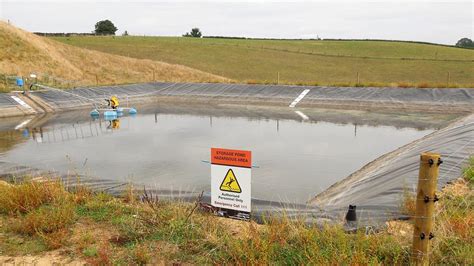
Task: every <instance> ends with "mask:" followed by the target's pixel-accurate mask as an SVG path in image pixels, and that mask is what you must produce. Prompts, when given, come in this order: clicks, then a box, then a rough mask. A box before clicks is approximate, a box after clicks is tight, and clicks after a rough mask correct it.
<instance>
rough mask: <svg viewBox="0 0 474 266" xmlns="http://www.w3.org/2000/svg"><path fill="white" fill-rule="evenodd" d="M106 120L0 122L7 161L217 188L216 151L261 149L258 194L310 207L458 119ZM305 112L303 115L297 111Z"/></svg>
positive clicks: (190, 111)
mask: <svg viewBox="0 0 474 266" xmlns="http://www.w3.org/2000/svg"><path fill="white" fill-rule="evenodd" d="M138 111H139V114H137V115H135V116H133V117H132V116H127V115H126V116H123V117H120V118H119V119H117V120H113V121H107V120H104V119H103V118H102V117H101V118H100V119H92V118H91V117H90V116H89V112H88V111H84V112H73V113H72V112H69V113H64V114H57V115H54V116H46V117H22V118H15V119H3V120H1V119H0V162H9V163H15V164H17V165H21V166H27V167H31V168H39V169H45V170H54V171H58V172H60V173H71V174H75V173H77V174H81V175H87V176H93V177H97V178H98V179H104V180H116V181H125V182H132V183H136V184H141V185H147V186H152V187H153V188H158V189H167V190H168V189H169V190H172V191H176V192H179V191H194V192H200V191H209V190H210V164H209V162H208V161H209V159H210V148H211V147H222V148H230V149H242V150H250V151H252V157H253V164H254V167H253V168H252V197H253V198H258V199H265V200H274V201H283V202H291V203H304V202H306V201H307V200H308V199H310V198H312V197H313V196H315V195H316V194H317V193H319V192H321V191H323V190H324V189H326V188H328V187H329V186H330V185H332V184H333V183H335V182H337V181H339V180H341V179H343V178H345V177H347V176H348V175H350V174H351V173H353V172H354V171H356V170H358V169H359V168H361V167H362V166H364V165H365V164H367V163H369V162H371V161H372V160H374V159H376V158H378V157H379V156H381V155H383V154H385V153H387V152H390V151H392V150H394V149H396V148H398V147H401V146H403V145H405V144H407V143H409V142H411V141H413V140H416V139H419V138H421V137H423V136H425V135H427V134H429V133H431V132H432V131H434V130H436V129H437V128H439V127H441V126H444V125H445V124H447V123H448V122H449V121H450V120H452V119H453V117H451V116H441V117H440V116H432V115H410V114H374V113H369V112H363V111H335V110H324V109H307V110H306V109H298V110H295V109H290V108H273V107H265V108H264V107H236V106H231V105H229V106H219V107H210V106H184V107H179V106H148V107H139V108H138ZM295 111H296V112H295Z"/></svg>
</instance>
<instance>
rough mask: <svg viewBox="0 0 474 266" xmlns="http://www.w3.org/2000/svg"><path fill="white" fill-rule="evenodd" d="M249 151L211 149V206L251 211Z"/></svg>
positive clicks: (250, 162)
mask: <svg viewBox="0 0 474 266" xmlns="http://www.w3.org/2000/svg"><path fill="white" fill-rule="evenodd" d="M251 171H252V159H251V152H250V151H241V150H228V149H218V148H212V149H211V204H212V206H214V207H219V208H223V209H229V210H236V211H242V212H250V210H251V194H252V193H251Z"/></svg>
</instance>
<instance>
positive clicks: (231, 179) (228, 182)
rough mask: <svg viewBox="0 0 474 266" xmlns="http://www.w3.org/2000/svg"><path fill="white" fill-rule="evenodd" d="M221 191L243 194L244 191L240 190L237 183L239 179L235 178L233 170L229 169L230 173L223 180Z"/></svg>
mask: <svg viewBox="0 0 474 266" xmlns="http://www.w3.org/2000/svg"><path fill="white" fill-rule="evenodd" d="M221 190H222V191H229V192H236V193H240V192H242V189H240V185H239V181H237V178H236V177H235V174H234V171H232V169H229V171H227V174H226V175H225V178H224V180H222V184H221Z"/></svg>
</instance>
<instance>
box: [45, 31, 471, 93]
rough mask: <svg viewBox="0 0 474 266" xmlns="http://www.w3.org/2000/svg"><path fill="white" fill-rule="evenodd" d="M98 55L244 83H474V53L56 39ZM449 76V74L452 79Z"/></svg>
mask: <svg viewBox="0 0 474 266" xmlns="http://www.w3.org/2000/svg"><path fill="white" fill-rule="evenodd" d="M54 39H55V40H58V41H61V42H63V43H67V44H71V45H75V46H79V47H83V48H88V49H92V50H97V51H102V52H107V53H112V54H117V55H124V56H129V57H134V58H140V59H151V60H157V61H163V62H168V63H172V64H181V65H186V66H189V67H192V68H196V69H199V70H202V71H206V72H209V73H213V74H217V75H221V76H225V77H228V78H231V79H234V80H237V81H239V82H249V83H252V82H257V83H266V82H268V83H275V82H277V77H278V72H279V73H280V83H293V84H322V85H355V83H356V82H357V73H359V77H360V83H362V85H389V86H394V85H395V86H397V85H398V86H409V85H417V86H420V87H423V86H436V87H444V86H447V84H448V75H449V86H469V87H473V86H474V71H472V70H473V69H474V50H472V49H471V50H469V49H460V48H455V47H448V46H440V45H430V44H420V43H407V42H386V41H316V40H314V41H313V40H311V41H310V40H245V39H218V38H204V39H196V38H181V37H139V36H127V37H121V36H114V37H90V36H89V37H79V36H77V37H76V36H73V37H56V38H54ZM448 73H449V74H448Z"/></svg>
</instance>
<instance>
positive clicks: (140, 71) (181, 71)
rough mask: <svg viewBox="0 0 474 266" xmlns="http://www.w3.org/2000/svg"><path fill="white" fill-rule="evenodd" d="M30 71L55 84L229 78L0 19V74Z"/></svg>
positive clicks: (221, 79)
mask: <svg viewBox="0 0 474 266" xmlns="http://www.w3.org/2000/svg"><path fill="white" fill-rule="evenodd" d="M30 73H36V74H38V75H39V78H41V79H43V80H45V81H48V80H49V81H51V80H53V79H54V82H55V83H59V84H58V85H60V84H61V83H66V84H64V85H96V84H116V83H132V82H147V81H151V80H152V79H153V76H154V77H155V78H154V79H155V80H163V81H189V82H191V81H192V82H223V81H228V79H225V78H222V77H219V76H216V75H212V74H208V73H205V72H202V71H199V70H195V69H192V68H189V67H185V66H181V65H175V64H169V63H163V62H159V61H152V60H139V59H134V58H127V57H124V56H117V55H111V54H106V53H102V52H97V51H92V50H87V49H82V48H78V47H73V46H69V45H65V44H62V43H60V42H57V41H54V40H51V39H48V38H43V37H39V36H36V35H34V34H32V33H29V32H26V31H23V30H21V29H19V28H16V27H14V26H11V25H9V24H7V23H5V22H1V21H0V74H3V75H21V76H28V75H29V74H30ZM71 81H74V82H73V83H71ZM0 83H1V84H0V86H1V85H4V82H0Z"/></svg>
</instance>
